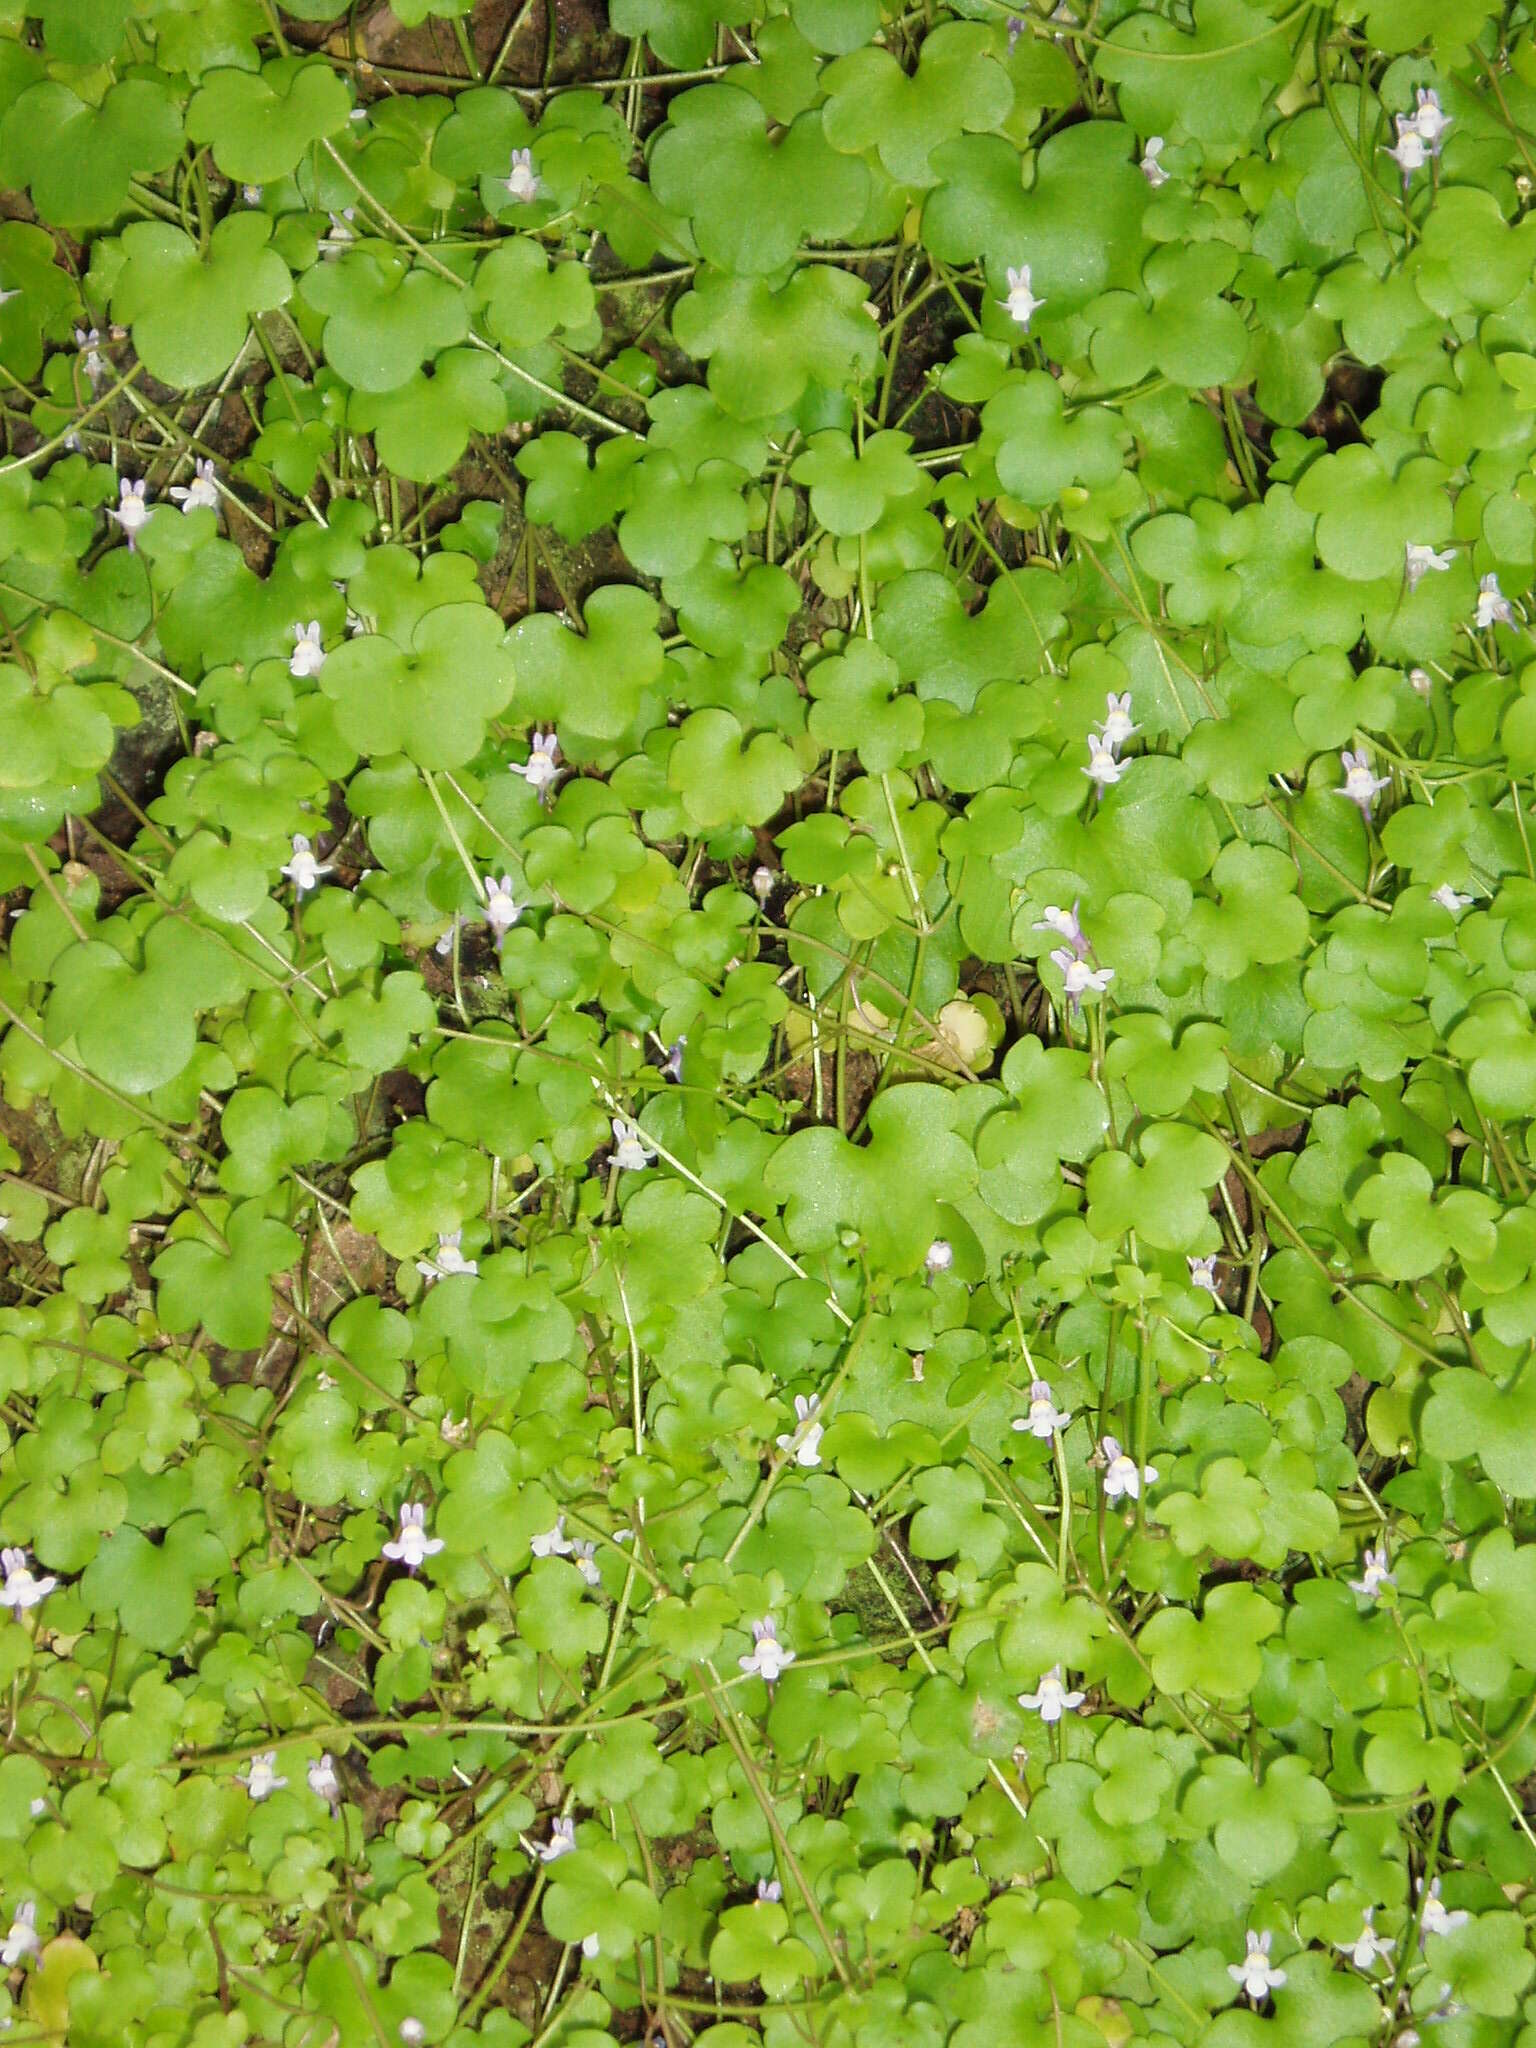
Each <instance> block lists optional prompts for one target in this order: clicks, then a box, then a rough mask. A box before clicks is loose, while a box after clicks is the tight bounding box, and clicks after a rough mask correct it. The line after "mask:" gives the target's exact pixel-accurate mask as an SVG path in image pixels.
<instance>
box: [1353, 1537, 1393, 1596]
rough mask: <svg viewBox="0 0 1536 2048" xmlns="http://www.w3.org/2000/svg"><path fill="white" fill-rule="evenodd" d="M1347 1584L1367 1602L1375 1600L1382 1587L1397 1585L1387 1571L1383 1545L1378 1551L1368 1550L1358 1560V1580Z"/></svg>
mask: <svg viewBox="0 0 1536 2048" xmlns="http://www.w3.org/2000/svg"><path fill="white" fill-rule="evenodd" d="M1349 1584H1350V1586H1351V1587H1352V1588H1353V1590H1354V1591H1355V1592H1357V1593H1362V1594H1364V1596H1365V1598H1366V1599H1367V1600H1374V1599H1376V1597H1377V1596H1378V1594H1379V1593H1380V1592H1381V1589H1382V1587H1383V1586H1395V1585H1396V1584H1397V1578H1396V1575H1395V1574H1394V1573H1392V1572H1389V1571H1388V1570H1387V1546H1386V1545H1385V1544H1383V1545H1382V1546H1381V1548H1380V1550H1369V1549H1368V1550H1367V1551H1366V1553H1365V1555H1364V1556H1363V1557H1362V1558H1361V1560H1360V1576H1359V1578H1358V1579H1351V1580H1350V1581H1349Z"/></svg>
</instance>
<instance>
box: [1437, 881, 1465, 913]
mask: <svg viewBox="0 0 1536 2048" xmlns="http://www.w3.org/2000/svg"><path fill="white" fill-rule="evenodd" d="M1429 900H1430V902H1431V903H1438V904H1439V906H1440V908H1441V909H1442V910H1448V911H1449V912H1450V913H1451V915H1452V917H1454V916H1455V915H1456V913H1457V911H1459V910H1465V909H1466V907H1467V905H1468V904H1469V903H1470V902H1471V901H1472V898H1471V897H1470V896H1463V895H1462V893H1461V891H1460V890H1459V889H1453V888H1452V887H1451V885H1450V883H1449V882H1442V883H1441V884H1440V886H1439V888H1438V889H1434V890H1431V892H1430V898H1429Z"/></svg>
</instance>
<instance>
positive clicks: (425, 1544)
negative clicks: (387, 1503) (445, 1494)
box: [382, 1501, 443, 1572]
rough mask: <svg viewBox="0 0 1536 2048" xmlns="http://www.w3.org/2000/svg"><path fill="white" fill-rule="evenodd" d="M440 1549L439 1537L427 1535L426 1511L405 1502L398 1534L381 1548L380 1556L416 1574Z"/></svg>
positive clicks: (441, 1545) (440, 1538) (441, 1542)
mask: <svg viewBox="0 0 1536 2048" xmlns="http://www.w3.org/2000/svg"><path fill="white" fill-rule="evenodd" d="M442 1548H443V1539H442V1537H441V1536H429V1535H428V1534H427V1511H426V1509H425V1508H424V1507H418V1506H415V1505H413V1504H412V1503H411V1502H409V1501H407V1502H406V1504H405V1506H404V1507H403V1508H402V1509H401V1510H400V1534H399V1535H398V1536H397V1537H396V1538H395V1539H394V1541H393V1542H391V1543H386V1544H385V1545H384V1546H383V1550H382V1555H383V1556H385V1557H387V1558H389V1559H390V1560H391V1561H392V1562H394V1563H396V1564H403V1565H404V1566H405V1568H406V1570H407V1571H408V1572H417V1571H420V1569H421V1567H422V1564H423V1563H424V1562H425V1560H426V1559H427V1558H429V1557H436V1555H437V1553H438V1552H439V1551H440V1550H441V1549H442Z"/></svg>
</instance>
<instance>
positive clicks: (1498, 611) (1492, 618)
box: [1472, 569, 1515, 633]
mask: <svg viewBox="0 0 1536 2048" xmlns="http://www.w3.org/2000/svg"><path fill="white" fill-rule="evenodd" d="M1472 623H1473V625H1474V626H1475V627H1476V628H1477V630H1478V631H1479V632H1480V633H1485V632H1486V631H1487V630H1488V628H1489V627H1490V626H1494V625H1499V626H1512V625H1513V624H1514V623H1515V609H1514V606H1513V605H1512V604H1511V603H1510V601H1509V599H1508V598H1507V597H1506V596H1505V595H1504V593H1503V591H1502V590H1500V588H1499V579H1498V577H1497V576H1496V575H1495V574H1494V572H1493V571H1492V570H1491V569H1490V570H1489V572H1488V574H1487V575H1486V576H1485V577H1484V578H1483V579H1482V581H1481V582H1480V583H1479V584H1478V586H1477V610H1476V612H1475V613H1474V614H1473V618H1472Z"/></svg>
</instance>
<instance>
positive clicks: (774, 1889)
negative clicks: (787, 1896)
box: [757, 1877, 784, 1906]
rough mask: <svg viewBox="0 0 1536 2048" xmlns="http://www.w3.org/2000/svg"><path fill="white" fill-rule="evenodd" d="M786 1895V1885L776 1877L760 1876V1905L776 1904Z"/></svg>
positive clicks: (758, 1889) (758, 1881)
mask: <svg viewBox="0 0 1536 2048" xmlns="http://www.w3.org/2000/svg"><path fill="white" fill-rule="evenodd" d="M783 1896H784V1887H783V1885H781V1884H780V1883H779V1880H778V1879H777V1878H776V1877H760V1878H759V1879H758V1880H757V1902H758V1904H759V1905H760V1906H776V1905H777V1904H778V1903H779V1901H780V1900H781V1899H782V1898H783Z"/></svg>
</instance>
